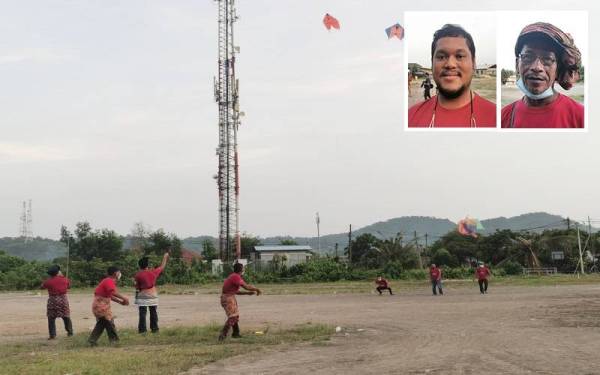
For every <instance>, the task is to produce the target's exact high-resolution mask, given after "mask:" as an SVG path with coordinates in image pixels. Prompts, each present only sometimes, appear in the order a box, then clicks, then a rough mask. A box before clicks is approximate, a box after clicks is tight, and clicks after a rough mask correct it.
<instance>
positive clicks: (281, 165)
mask: <svg viewBox="0 0 600 375" xmlns="http://www.w3.org/2000/svg"><path fill="white" fill-rule="evenodd" d="M413 3H414V2H413ZM494 3H497V2H493V1H455V2H451V3H449V2H447V3H443V5H439V6H438V5H436V4H435V3H434V2H427V3H426V2H416V3H414V4H411V5H410V8H408V6H409V5H408V4H409V3H407V2H401V1H392V0H387V1H383V0H381V1H377V2H376V4H375V2H373V1H367V0H360V1H359V0H355V1H351V0H336V1H334V0H329V1H327V0H325V1H324V0H303V1H293V0H268V1H267V0H239V1H238V13H239V16H240V19H239V22H237V24H236V44H239V46H240V47H241V54H240V55H239V56H238V65H237V73H238V78H239V79H240V86H241V100H240V102H241V109H242V110H243V111H244V112H245V113H246V117H244V118H243V123H242V126H241V128H240V133H239V143H240V146H239V149H240V159H241V160H240V164H241V200H240V209H241V211H240V222H241V229H242V230H243V231H246V232H249V233H253V234H257V235H261V236H268V235H276V234H290V235H303V236H312V235H315V234H316V230H315V224H314V215H315V212H316V211H319V212H320V215H321V233H337V232H341V231H344V230H346V229H347V226H348V224H350V223H352V224H353V227H360V226H363V225H367V224H370V223H373V222H375V221H380V220H386V219H389V218H392V217H397V216H404V215H428V216H437V217H442V218H450V219H451V220H457V219H459V218H461V217H464V216H465V215H467V214H468V215H470V216H472V217H477V218H481V219H485V218H489V217H495V216H501V215H503V216H512V215H518V214H521V213H525V212H530V211H548V212H551V213H556V214H561V215H565V216H566V215H569V216H571V217H572V218H582V219H583V218H584V217H587V215H590V216H592V217H594V216H596V217H600V208H599V204H598V202H600V184H599V182H600V179H599V178H598V176H597V169H598V162H599V161H600V156H599V155H600V154H599V151H598V150H600V129H598V127H597V126H596V125H597V122H596V121H597V120H598V114H597V112H596V111H594V109H593V108H588V111H590V114H589V121H590V125H589V128H590V130H589V132H587V133H579V134H573V133H562V134H559V133H519V134H515V133H511V134H504V133H498V132H494V133H484V134H472V133H465V132H460V133H423V132H421V133H407V132H404V131H403V130H402V129H403V124H402V118H403V111H404V106H403V99H402V93H403V88H404V86H403V85H404V84H405V81H404V78H405V77H404V69H403V67H402V60H403V56H402V51H403V43H404V42H402V41H399V40H397V39H392V40H388V39H387V37H386V36H385V33H384V29H385V28H386V27H388V26H390V25H392V24H394V23H396V22H401V23H403V12H404V11H408V10H410V11H426V10H436V11H447V10H473V11H485V10H515V9H521V8H522V7H528V8H529V9H530V10H535V9H536V6H539V4H538V3H534V2H530V3H524V2H522V1H504V2H502V4H500V5H496V4H494ZM432 4H433V5H432ZM440 4H442V3H441V2H440ZM536 4H537V5H536ZM545 4H546V7H547V9H562V10H566V5H564V2H558V1H547V2H546V3H545ZM568 5H569V9H570V10H573V9H580V10H584V9H586V7H594V8H593V9H589V17H590V18H589V20H590V22H589V25H590V36H594V35H599V29H598V27H599V26H598V22H597V21H598V20H600V12H599V10H600V6H598V5H595V3H592V2H587V1H580V2H577V1H571V2H569V3H568ZM458 8H460V9H458ZM216 10H217V9H216V4H215V3H214V2H213V1H210V0H193V1H192V0H189V1H177V0H172V1H166V0H165V1H146V0H143V1H142V0H138V1H135V0H131V1H100V0H97V1H84V0H82V1H50V0H49V1H42V0H37V1H31V0H30V1H28V0H24V1H19V2H15V1H8V0H0V82H2V84H1V85H0V131H1V133H0V134H1V137H0V187H1V188H0V236H16V235H18V228H19V216H20V213H21V202H22V201H23V200H26V199H32V200H33V216H34V217H33V220H34V223H33V224H34V225H33V231H34V234H35V235H40V236H44V237H51V238H56V237H58V235H59V228H60V226H61V224H65V225H67V226H69V227H71V228H72V227H73V226H74V224H75V223H76V222H78V221H82V220H87V221H89V222H90V223H91V225H92V226H93V227H94V228H105V227H106V228H111V229H115V230H116V231H118V232H119V233H122V234H126V233H129V232H130V230H131V228H132V226H133V224H134V223H135V222H137V221H143V222H144V223H145V224H147V225H150V226H151V227H152V228H154V229H157V228H164V229H165V230H166V231H169V232H175V233H177V234H178V235H179V236H181V237H186V236H190V235H201V234H208V235H216V234H217V230H218V227H217V219H218V216H217V190H216V189H217V186H216V183H215V180H213V178H212V176H213V175H214V174H215V173H216V170H217V158H216V156H215V148H216V146H217V139H218V134H217V106H216V104H215V103H214V98H213V76H214V75H215V72H216V70H217V63H216V58H217V55H216V53H217V35H216V33H217V21H216ZM326 12H329V13H330V14H332V15H333V16H335V17H337V18H338V19H339V20H340V23H341V30H339V31H331V32H328V31H327V30H325V29H324V27H323V25H322V18H323V15H324V14H325V13H326ZM410 32H411V30H409V29H407V30H406V33H407V36H408V35H409V33H410ZM590 39H592V38H591V37H590ZM589 60H590V62H589V70H588V72H589V75H586V78H588V79H589V83H590V88H592V89H591V90H590V92H589V95H588V97H589V103H594V102H595V100H596V99H595V96H596V95H597V94H596V92H595V90H594V89H593V88H594V87H595V86H597V84H596V85H595V83H596V82H595V81H596V78H595V74H594V72H595V69H596V68H597V67H598V63H597V61H598V52H596V51H590V55H589Z"/></svg>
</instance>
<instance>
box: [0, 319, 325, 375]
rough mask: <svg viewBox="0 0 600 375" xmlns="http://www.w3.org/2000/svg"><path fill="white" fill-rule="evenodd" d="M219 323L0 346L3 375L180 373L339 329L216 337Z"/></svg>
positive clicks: (320, 338)
mask: <svg viewBox="0 0 600 375" xmlns="http://www.w3.org/2000/svg"><path fill="white" fill-rule="evenodd" d="M219 330H220V327H218V326H215V325H211V326H205V327H193V328H191V327H185V328H184V327H180V328H166V329H164V330H161V332H160V334H158V335H152V334H149V335H147V336H141V335H139V334H137V333H136V332H135V331H133V330H127V329H124V330H120V331H119V335H120V337H121V340H120V343H119V344H117V345H116V346H115V345H110V344H109V343H108V341H107V339H106V335H105V336H104V337H103V338H102V339H101V340H100V341H99V346H98V347H95V348H91V347H89V346H88V344H87V341H86V340H87V334H79V335H75V336H74V337H72V338H64V339H58V340H55V341H47V340H39V341H33V342H27V343H18V344H8V345H2V346H0V374H30V375H35V374H82V375H83V374H86V375H93V374H103V375H110V374H149V375H150V374H161V375H165V374H177V373H179V372H181V371H186V370H188V369H190V368H191V367H193V366H202V365H205V364H207V363H209V362H214V361H217V360H220V359H223V358H227V357H231V356H236V355H249V356H251V355H253V353H254V352H256V351H260V350H263V349H265V348H269V347H274V346H276V345H286V344H294V343H301V342H311V343H315V344H319V343H322V342H324V341H325V340H327V339H328V338H329V337H330V335H331V334H332V333H333V332H334V330H333V329H332V328H331V327H328V326H325V325H320V324H305V325H300V326H297V327H295V328H292V329H286V330H270V331H268V332H266V333H265V334H263V335H257V334H255V333H254V332H249V331H248V332H244V331H242V336H243V337H242V338H241V339H235V340H234V339H231V338H229V339H227V341H226V342H225V343H219V342H218V341H217V340H216V338H217V336H218V334H219Z"/></svg>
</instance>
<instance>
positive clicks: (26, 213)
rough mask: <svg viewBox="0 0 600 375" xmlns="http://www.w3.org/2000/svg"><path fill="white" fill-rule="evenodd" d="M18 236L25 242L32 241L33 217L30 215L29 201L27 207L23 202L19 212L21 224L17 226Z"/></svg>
mask: <svg viewBox="0 0 600 375" xmlns="http://www.w3.org/2000/svg"><path fill="white" fill-rule="evenodd" d="M19 234H20V236H21V238H23V240H25V242H29V241H31V240H32V239H33V216H32V214H31V199H30V200H29V206H28V205H27V202H25V201H23V211H21V224H20V226H19Z"/></svg>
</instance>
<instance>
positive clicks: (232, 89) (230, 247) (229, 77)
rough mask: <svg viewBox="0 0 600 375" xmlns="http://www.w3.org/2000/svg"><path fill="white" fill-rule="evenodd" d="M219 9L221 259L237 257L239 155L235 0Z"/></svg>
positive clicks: (217, 84)
mask: <svg viewBox="0 0 600 375" xmlns="http://www.w3.org/2000/svg"><path fill="white" fill-rule="evenodd" d="M215 1H216V3H217V5H218V8H219V10H218V12H219V20H218V21H219V22H218V23H219V36H218V38H219V61H218V64H219V75H218V77H215V101H216V102H217V104H218V106H219V147H218V148H217V156H218V157H219V171H218V174H217V175H216V176H215V177H216V179H217V185H218V188H219V251H220V255H221V259H222V260H223V261H224V262H231V261H233V260H234V259H239V258H240V253H241V243H240V230H239V193H240V182H239V181H240V180H239V163H238V161H239V159H238V150H237V131H238V127H239V125H240V110H239V101H238V99H239V91H238V90H239V81H238V80H237V79H236V78H235V54H236V52H239V48H238V47H235V46H234V44H233V24H234V23H235V21H236V20H237V18H238V17H237V15H236V11H235V1H234V0H215Z"/></svg>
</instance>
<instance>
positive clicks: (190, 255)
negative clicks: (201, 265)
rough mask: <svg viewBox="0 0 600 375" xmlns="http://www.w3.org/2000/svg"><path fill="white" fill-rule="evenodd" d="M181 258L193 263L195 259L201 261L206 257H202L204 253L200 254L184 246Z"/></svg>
mask: <svg viewBox="0 0 600 375" xmlns="http://www.w3.org/2000/svg"><path fill="white" fill-rule="evenodd" d="M181 259H183V261H184V262H186V263H187V264H192V262H193V261H194V260H198V261H201V260H202V259H204V258H202V255H200V254H198V253H197V252H195V251H192V250H188V249H184V248H182V249H181Z"/></svg>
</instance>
